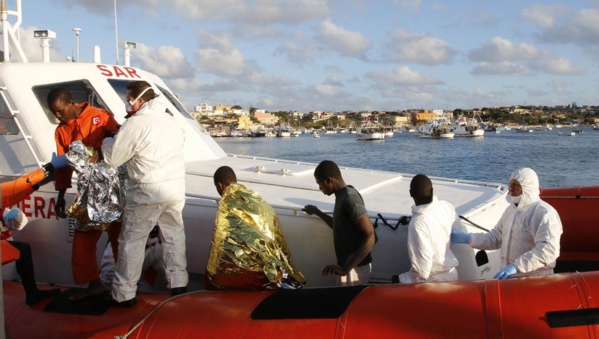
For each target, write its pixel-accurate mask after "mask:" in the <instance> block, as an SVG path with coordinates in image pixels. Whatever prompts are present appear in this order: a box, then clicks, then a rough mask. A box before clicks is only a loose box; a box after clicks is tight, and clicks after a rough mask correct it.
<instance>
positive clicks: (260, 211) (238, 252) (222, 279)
mask: <svg viewBox="0 0 599 339" xmlns="http://www.w3.org/2000/svg"><path fill="white" fill-rule="evenodd" d="M214 186H216V190H217V191H218V194H220V196H221V199H220V202H219V204H218V211H217V212H216V221H215V225H214V234H213V236H212V247H211V249H210V257H209V259H208V268H207V271H208V272H207V273H208V274H207V277H208V284H209V285H212V286H213V287H214V288H230V289H242V290H263V289H277V288H288V289H295V288H301V287H302V286H303V284H304V283H305V282H306V279H305V278H304V276H303V275H302V273H301V272H300V271H299V270H298V269H297V268H296V267H295V266H293V264H292V263H291V261H290V258H291V256H290V254H289V250H288V248H287V243H286V242H285V239H284V238H283V234H282V233H281V229H280V225H279V218H278V217H277V215H276V214H275V211H274V210H273V208H272V207H271V206H270V205H269V204H268V203H267V202H265V201H264V200H262V198H261V197H260V196H259V195H258V194H257V193H256V192H254V191H252V190H249V189H247V188H245V187H244V186H243V185H241V184H238V183H237V177H236V175H235V172H234V171H233V169H231V168H230V167H228V166H222V167H220V168H219V169H217V170H216V172H215V173H214Z"/></svg>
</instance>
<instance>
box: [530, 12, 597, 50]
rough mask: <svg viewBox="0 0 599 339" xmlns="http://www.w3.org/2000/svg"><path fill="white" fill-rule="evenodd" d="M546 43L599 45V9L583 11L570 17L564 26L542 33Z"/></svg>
mask: <svg viewBox="0 0 599 339" xmlns="http://www.w3.org/2000/svg"><path fill="white" fill-rule="evenodd" d="M540 38H541V40H542V41H545V42H553V43H576V44H581V45H597V44H599V9H583V10H580V11H578V12H576V13H575V14H574V15H572V16H571V17H569V18H568V19H567V20H565V22H564V23H563V24H558V25H554V26H553V27H551V28H549V29H547V30H545V31H544V32H542V33H540Z"/></svg>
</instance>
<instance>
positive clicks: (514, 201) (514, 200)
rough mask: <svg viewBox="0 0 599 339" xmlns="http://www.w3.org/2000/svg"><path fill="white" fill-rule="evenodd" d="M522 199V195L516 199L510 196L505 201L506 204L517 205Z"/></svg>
mask: <svg viewBox="0 0 599 339" xmlns="http://www.w3.org/2000/svg"><path fill="white" fill-rule="evenodd" d="M521 197H522V195H519V196H517V197H514V196H511V195H509V194H508V195H507V196H506V197H505V198H506V200H507V202H509V203H511V204H517V203H519V202H520V198H521Z"/></svg>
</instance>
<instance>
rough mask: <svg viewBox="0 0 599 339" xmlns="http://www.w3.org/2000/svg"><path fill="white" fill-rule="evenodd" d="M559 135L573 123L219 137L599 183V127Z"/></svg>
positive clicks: (321, 154) (411, 167)
mask: <svg viewBox="0 0 599 339" xmlns="http://www.w3.org/2000/svg"><path fill="white" fill-rule="evenodd" d="M574 129H577V130H578V129H580V130H582V131H583V133H577V134H576V135H575V136H574V137H567V138H566V137H558V132H570V131H571V130H572V129H571V128H563V127H562V128H557V129H556V128H554V129H552V130H543V131H533V132H532V133H518V132H516V130H515V129H511V130H507V131H506V130H504V131H501V133H492V132H486V133H485V135H484V137H482V138H454V139H446V140H432V139H422V138H420V137H419V136H418V133H417V132H415V133H408V132H402V133H397V132H396V133H394V135H393V137H391V138H385V140H375V141H359V140H356V136H355V134H349V133H348V134H344V133H338V134H321V136H322V137H321V138H316V139H315V138H313V137H312V136H310V135H309V134H305V135H301V136H300V137H298V138H218V139H215V140H216V141H217V142H218V144H219V145H220V146H221V147H222V148H223V149H224V150H225V151H226V152H227V153H231V154H252V155H255V156H262V157H267V158H277V159H278V158H281V159H286V160H295V161H304V162H311V163H318V162H320V161H321V160H323V159H325V158H327V159H331V160H334V161H336V162H338V163H339V164H340V165H343V166H349V167H360V168H368V169H380V170H387V171H396V172H401V173H424V174H427V175H431V176H438V177H450V178H460V179H465V180H483V179H484V180H489V181H495V182H501V183H505V182H507V180H508V179H509V176H510V174H511V172H512V171H513V170H514V169H516V168H518V167H523V166H529V167H532V168H534V169H535V170H536V171H537V173H538V174H539V179H540V181H541V186H542V187H568V186H577V185H599V178H598V177H597V175H596V169H597V168H599V148H598V147H597V145H599V131H598V130H594V129H593V128H592V127H591V126H584V127H580V126H578V127H576V128H574Z"/></svg>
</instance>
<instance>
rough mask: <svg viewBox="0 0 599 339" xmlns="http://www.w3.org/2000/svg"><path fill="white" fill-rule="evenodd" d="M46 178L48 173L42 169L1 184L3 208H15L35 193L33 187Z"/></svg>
mask: <svg viewBox="0 0 599 339" xmlns="http://www.w3.org/2000/svg"><path fill="white" fill-rule="evenodd" d="M45 178H46V171H45V170H44V168H40V169H37V170H35V171H33V172H30V173H27V174H25V175H23V176H22V177H20V178H18V179H15V180H11V181H7V182H3V183H0V189H1V190H2V208H4V207H10V206H13V205H15V204H16V203H18V202H20V201H21V200H23V199H25V198H26V197H27V196H28V195H30V194H31V193H33V191H34V188H33V185H35V184H37V183H39V182H40V181H42V180H44V179H45Z"/></svg>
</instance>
